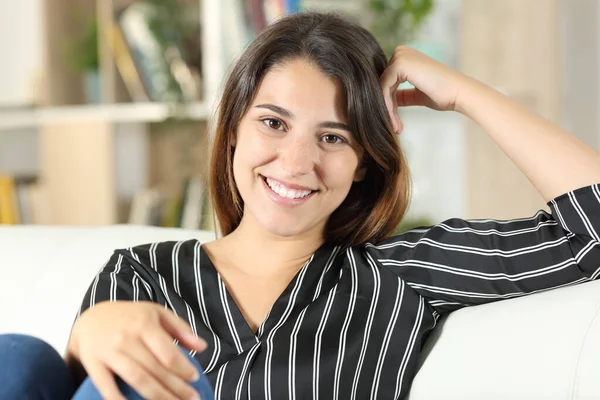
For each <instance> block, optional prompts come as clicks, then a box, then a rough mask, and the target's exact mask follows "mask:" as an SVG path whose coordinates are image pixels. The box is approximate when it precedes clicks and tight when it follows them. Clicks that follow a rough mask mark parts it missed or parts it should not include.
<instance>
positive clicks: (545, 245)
mask: <svg viewBox="0 0 600 400" xmlns="http://www.w3.org/2000/svg"><path fill="white" fill-rule="evenodd" d="M571 236H572V235H571ZM565 242H568V236H567V237H560V238H558V239H555V240H552V241H548V242H542V243H538V244H536V245H534V246H529V247H521V248H518V249H515V250H500V249H494V248H477V247H470V246H463V245H457V244H447V243H440V242H436V241H434V240H431V239H429V238H421V239H419V240H418V241H416V242H408V241H406V240H400V241H398V242H394V243H389V244H384V245H379V246H374V245H370V247H374V248H376V249H379V250H383V249H390V248H393V247H397V246H404V247H408V248H414V247H416V246H418V245H429V246H431V247H436V248H439V249H443V250H453V251H456V252H458V253H470V254H478V255H482V256H487V257H494V256H501V257H516V256H521V255H524V254H529V253H534V252H536V251H540V250H546V249H550V248H553V247H556V246H560V245H561V244H562V243H565Z"/></svg>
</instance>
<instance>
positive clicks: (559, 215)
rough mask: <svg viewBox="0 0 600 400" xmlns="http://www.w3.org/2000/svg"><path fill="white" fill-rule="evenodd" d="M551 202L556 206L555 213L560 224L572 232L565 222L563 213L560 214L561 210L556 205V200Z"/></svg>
mask: <svg viewBox="0 0 600 400" xmlns="http://www.w3.org/2000/svg"><path fill="white" fill-rule="evenodd" d="M550 202H551V203H552V204H553V205H554V211H556V216H557V217H558V220H559V221H560V224H561V225H562V227H563V228H564V229H565V230H567V231H569V232H571V230H570V229H569V227H568V226H567V223H566V222H565V220H564V218H563V216H562V213H561V212H560V208H559V207H558V204H557V203H556V200H550Z"/></svg>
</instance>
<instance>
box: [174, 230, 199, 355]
mask: <svg viewBox="0 0 600 400" xmlns="http://www.w3.org/2000/svg"><path fill="white" fill-rule="evenodd" d="M183 243H184V242H178V243H177V244H176V245H175V246H174V247H173V252H172V256H171V261H172V263H173V282H174V286H175V293H177V294H178V295H179V297H180V298H181V299H183V296H182V295H181V289H180V285H179V250H180V249H181V245H182V244H183ZM184 304H185V308H186V311H187V316H188V319H187V322H188V324H189V325H190V328H191V329H192V332H193V333H194V336H196V337H198V329H197V326H196V316H195V315H194V311H192V308H191V307H190V305H189V304H188V303H187V302H186V301H184ZM193 353H194V355H195V354H196V352H195V351H194V352H193Z"/></svg>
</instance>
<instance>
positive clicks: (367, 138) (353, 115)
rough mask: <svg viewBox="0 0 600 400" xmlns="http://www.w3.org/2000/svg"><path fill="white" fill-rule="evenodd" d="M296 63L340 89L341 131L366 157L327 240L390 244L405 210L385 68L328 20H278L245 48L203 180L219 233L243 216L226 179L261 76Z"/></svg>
mask: <svg viewBox="0 0 600 400" xmlns="http://www.w3.org/2000/svg"><path fill="white" fill-rule="evenodd" d="M296 58H302V59H305V60H308V61H311V62H313V63H314V64H315V65H316V66H318V67H319V68H320V69H321V71H322V72H323V73H324V74H326V75H327V76H330V77H333V78H335V79H337V80H339V81H340V82H341V84H342V86H343V88H344V95H345V99H346V110H345V111H346V116H347V119H348V121H347V123H348V125H349V126H350V128H351V130H352V134H353V135H354V137H355V138H356V140H357V142H358V143H359V144H360V145H361V146H362V147H363V148H364V150H365V151H364V155H363V159H362V163H363V165H364V166H366V175H365V178H364V179H363V180H362V181H360V182H354V183H353V185H352V187H351V189H350V192H349V193H348V196H347V197H346V199H345V200H344V201H343V202H342V204H341V205H340V206H339V207H338V208H337V209H336V210H335V211H334V212H333V213H332V215H331V216H330V218H329V220H328V222H327V226H326V232H325V238H326V240H327V241H331V242H335V243H337V244H341V245H342V246H344V247H346V246H354V245H359V244H363V243H365V242H368V241H377V240H380V239H383V238H385V237H387V236H389V235H390V234H391V233H393V231H394V229H395V228H396V226H397V225H398V223H399V222H400V220H401V219H402V217H403V216H404V213H405V212H406V209H407V207H408V202H409V199H410V175H409V170H408V166H407V163H406V159H405V157H404V154H403V153H402V150H401V148H400V145H399V143H398V139H397V135H396V134H395V132H394V131H393V128H392V125H391V121H390V119H389V114H388V112H387V109H386V106H385V102H384V98H383V94H382V92H381V87H380V83H379V82H380V81H379V78H380V76H381V74H382V73H383V71H384V69H385V67H386V65H387V60H386V57H385V54H384V52H383V50H382V49H381V47H380V46H379V44H378V43H377V41H376V40H375V38H374V37H373V36H372V35H371V34H370V33H369V32H368V31H367V30H365V29H364V28H362V27H361V26H360V25H358V24H356V23H353V22H350V21H348V20H346V19H344V18H342V17H340V16H338V15H335V14H331V13H328V14H322V13H302V14H295V15H292V16H289V17H285V18H282V19H280V20H279V21H277V22H276V23H274V24H272V25H271V26H269V27H267V29H265V30H264V31H263V32H262V33H261V34H260V35H259V36H258V37H257V38H256V39H255V40H254V41H253V42H252V43H251V44H250V45H249V46H248V48H247V49H246V50H245V51H244V53H243V54H242V56H241V57H240V59H239V60H238V61H237V63H236V64H235V66H234V67H233V69H232V70H231V73H230V74H229V77H228V79H227V82H226V85H225V87H224V91H223V96H222V99H221V103H220V106H219V112H218V119H217V123H216V131H215V135H214V139H213V140H214V143H213V148H212V154H211V165H210V177H209V179H210V195H211V200H212V203H213V206H214V208H215V212H216V217H217V219H218V223H219V227H220V229H221V233H222V234H223V235H227V234H229V233H231V232H232V231H233V230H234V229H235V228H236V227H237V226H238V225H239V223H240V221H241V219H242V215H243V200H242V198H241V196H240V193H239V191H238V189H237V186H236V184H235V181H234V177H233V152H234V147H233V142H232V140H233V138H234V136H233V135H234V134H235V132H236V131H237V127H238V124H239V122H240V120H241V119H242V117H243V116H244V114H245V113H246V111H247V109H248V108H249V107H250V105H251V104H252V101H253V100H254V96H255V94H256V93H257V90H258V87H259V85H260V83H261V80H262V78H263V77H264V76H265V74H266V73H267V71H269V69H270V68H272V67H273V66H275V65H281V64H283V63H285V62H286V61H290V60H292V59H296Z"/></svg>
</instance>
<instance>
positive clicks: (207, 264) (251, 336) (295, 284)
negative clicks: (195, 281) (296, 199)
mask: <svg viewBox="0 0 600 400" xmlns="http://www.w3.org/2000/svg"><path fill="white" fill-rule="evenodd" d="M338 254H339V247H336V246H333V245H331V244H328V243H325V244H323V245H322V246H321V247H319V248H318V249H317V251H316V252H315V253H314V254H313V255H312V256H311V257H310V259H309V260H308V261H307V262H306V264H305V265H304V266H303V267H302V268H301V269H300V270H299V271H298V272H297V273H296V275H295V276H294V277H293V278H292V280H291V281H290V283H289V284H288V285H287V287H286V288H285V290H284V291H283V292H282V293H281V294H280V295H279V297H278V298H277V300H275V302H274V303H273V306H272V307H271V310H270V311H269V312H268V313H267V316H266V318H265V320H264V321H263V322H262V323H261V324H260V325H259V327H258V332H257V334H255V333H254V331H253V330H252V329H251V328H250V326H249V325H248V322H247V321H246V319H245V318H244V316H243V314H242V312H241V310H240V308H239V307H238V305H237V303H236V302H235V300H234V299H233V296H232V295H231V293H230V291H229V288H228V287H227V285H226V284H225V281H224V280H223V279H222V277H221V275H220V274H219V272H218V270H217V268H216V267H215V265H214V263H213V262H212V260H211V259H210V257H209V256H208V254H207V253H206V251H205V249H204V247H203V246H200V263H201V266H202V267H203V269H205V272H206V273H208V276H209V277H210V281H211V282H210V283H209V282H205V283H207V285H205V287H204V288H203V290H204V291H205V293H206V294H208V298H210V299H213V300H214V301H211V302H209V303H210V304H207V307H208V306H210V308H211V309H215V310H214V311H215V312H218V313H223V312H225V314H227V313H229V314H230V316H228V315H226V319H227V320H228V321H227V322H228V324H230V325H231V326H230V329H233V330H235V334H237V338H236V337H235V336H234V335H232V336H234V337H233V341H234V342H237V343H234V345H235V346H236V347H237V348H238V351H239V350H242V351H246V350H248V349H250V348H251V347H253V346H254V345H255V344H256V343H257V342H259V341H260V340H262V339H264V338H266V337H268V335H269V334H270V333H271V332H272V331H273V330H276V329H278V327H280V326H281V325H283V324H284V323H285V322H286V321H287V320H288V319H289V318H290V317H291V316H293V315H297V314H298V313H299V312H300V311H301V310H303V309H304V308H306V307H307V306H308V305H309V304H310V303H312V302H313V301H314V299H316V298H317V297H318V296H319V295H320V294H321V293H324V292H326V291H328V290H329V288H331V287H332V286H333V285H334V284H335V282H336V281H337V276H338V275H339V268H340V266H339V265H340V264H341V263H340V262H339V257H337V255H338ZM224 302H225V303H226V304H225V303H224ZM216 308H219V309H218V310H217V309H216ZM224 308H225V309H226V310H225V311H224V310H223V309H224ZM229 317H230V319H229ZM227 336H229V335H227ZM238 338H239V342H238Z"/></svg>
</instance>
